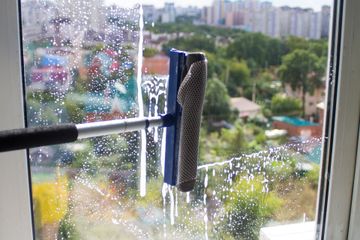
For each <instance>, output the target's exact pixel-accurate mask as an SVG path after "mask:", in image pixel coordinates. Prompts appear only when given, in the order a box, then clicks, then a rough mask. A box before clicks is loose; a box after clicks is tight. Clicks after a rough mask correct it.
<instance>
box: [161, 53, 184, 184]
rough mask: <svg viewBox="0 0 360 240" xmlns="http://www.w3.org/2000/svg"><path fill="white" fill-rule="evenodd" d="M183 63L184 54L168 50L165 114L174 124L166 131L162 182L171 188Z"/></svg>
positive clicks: (173, 175)
mask: <svg viewBox="0 0 360 240" xmlns="http://www.w3.org/2000/svg"><path fill="white" fill-rule="evenodd" d="M185 62H186V53H185V52H182V51H178V50H175V49H172V50H170V69H169V82H168V92H167V113H170V114H173V115H174V117H175V123H174V125H173V126H170V127H168V128H167V129H166V146H165V169H164V182H165V183H167V184H169V185H172V186H175V185H176V183H177V172H178V155H179V139H180V121H181V107H180V105H179V104H178V103H177V93H178V90H179V86H180V83H181V81H182V74H183V73H182V72H183V71H184V68H185Z"/></svg>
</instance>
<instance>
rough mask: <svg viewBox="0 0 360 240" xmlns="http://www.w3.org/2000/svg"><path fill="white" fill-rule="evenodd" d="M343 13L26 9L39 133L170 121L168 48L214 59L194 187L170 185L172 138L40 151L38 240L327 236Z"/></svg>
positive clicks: (160, 132)
mask: <svg viewBox="0 0 360 240" xmlns="http://www.w3.org/2000/svg"><path fill="white" fill-rule="evenodd" d="M330 10H331V7H330V1H326V0H324V1H318V2H316V3H310V2H309V1H304V3H303V5H301V6H299V5H296V4H295V3H294V2H293V1H286V0H283V1H268V2H264V1H258V0H241V1H240V0H239V1H223V0H214V1H211V0H208V1H199V2H198V3H195V2H191V1H172V2H166V1H144V3H140V2H139V1H135V0H129V1H127V2H126V3H125V2H124V3H123V2H122V1H112V0H105V1H104V0H101V1H95V0H90V1H85V0H71V1H69V0H53V1H52V0H22V1H21V23H22V26H21V29H22V37H23V49H22V54H23V63H24V84H25V86H26V87H25V88H26V91H25V95H26V115H27V119H26V121H27V125H28V126H45V125H54V124H63V123H89V122H99V121H107V120H113V119H130V118H137V117H154V116H159V115H160V114H164V113H166V99H167V86H168V78H169V61H170V60H169V55H168V53H169V50H170V49H171V48H176V49H179V50H184V51H189V52H198V51H201V52H204V53H205V55H206V57H207V64H208V81H207V87H206V94H205V104H204V109H203V116H202V124H201V134H200V139H199V141H200V148H199V158H198V171H197V180H196V185H195V189H194V190H193V191H191V192H188V193H182V192H180V191H178V190H177V189H176V187H173V186H169V185H167V184H164V183H163V175H164V171H163V169H164V155H165V148H164V145H165V136H166V129H165V128H149V129H147V130H139V131H134V132H130V133H121V134H114V135H108V136H103V137H94V138H89V139H83V140H79V141H77V142H75V143H69V144H61V145H56V146H46V147H39V148H33V149H30V150H29V152H28V153H29V156H28V157H29V161H30V165H31V184H32V203H33V215H34V231H35V236H36V239H41V240H45V239H49V240H50V239H73V240H75V239H263V240H265V239H266V240H268V239H277V237H278V236H279V235H281V234H282V236H283V235H284V234H285V236H286V238H287V239H291V237H292V236H297V237H299V236H300V235H299V234H303V236H304V238H303V239H305V237H306V236H315V222H314V221H315V215H316V201H317V190H318V179H319V169H320V161H321V149H322V139H321V137H322V130H323V124H324V108H325V104H324V101H325V96H326V94H325V91H326V63H327V52H328V51H327V50H328V34H329V24H330V21H329V19H330ZM299 232H300V233H299ZM286 234H287V235H286ZM296 234H297V235H296Z"/></svg>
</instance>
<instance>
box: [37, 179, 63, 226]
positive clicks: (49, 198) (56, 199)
mask: <svg viewBox="0 0 360 240" xmlns="http://www.w3.org/2000/svg"><path fill="white" fill-rule="evenodd" d="M32 190H33V191H32V192H33V199H34V208H35V211H34V212H35V223H36V226H37V228H38V229H40V228H42V227H43V226H44V225H46V224H53V223H58V222H60V220H61V219H62V218H64V216H65V215H66V213H67V210H68V197H69V192H68V180H67V178H66V177H58V178H57V179H56V181H54V182H43V183H35V184H33V187H32Z"/></svg>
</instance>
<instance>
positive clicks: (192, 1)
mask: <svg viewBox="0 0 360 240" xmlns="http://www.w3.org/2000/svg"><path fill="white" fill-rule="evenodd" d="M267 1H269V2H272V3H273V4H274V5H275V6H284V5H287V6H290V7H302V8H313V9H314V10H317V11H318V10H320V9H321V6H322V5H330V4H331V2H332V1H333V0H267ZM105 2H106V3H107V4H117V5H123V6H124V7H132V6H134V5H135V4H136V3H139V2H141V3H143V4H153V5H155V6H156V7H162V6H163V5H164V2H174V3H175V5H176V6H183V7H185V6H197V7H203V6H210V5H211V4H212V2H213V0H105ZM120 2H121V3H120Z"/></svg>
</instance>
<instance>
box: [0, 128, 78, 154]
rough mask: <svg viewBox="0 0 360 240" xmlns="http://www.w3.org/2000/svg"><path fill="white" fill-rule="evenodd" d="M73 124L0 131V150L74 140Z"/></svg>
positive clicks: (75, 136) (75, 131)
mask: <svg viewBox="0 0 360 240" xmlns="http://www.w3.org/2000/svg"><path fill="white" fill-rule="evenodd" d="M77 137H78V131H77V128H76V125H75V124H62V125H53V126H44V127H33V128H22V129H12V130H6V131H1V132H0V152H6V151H12V150H19V149H24V148H32V147H40V146H47V145H53V144H60V143H68V142H73V141H76V139H77Z"/></svg>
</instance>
